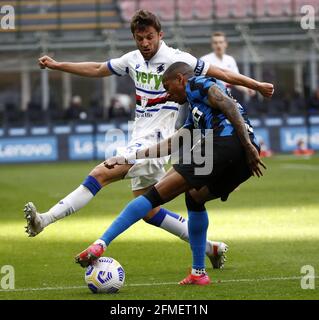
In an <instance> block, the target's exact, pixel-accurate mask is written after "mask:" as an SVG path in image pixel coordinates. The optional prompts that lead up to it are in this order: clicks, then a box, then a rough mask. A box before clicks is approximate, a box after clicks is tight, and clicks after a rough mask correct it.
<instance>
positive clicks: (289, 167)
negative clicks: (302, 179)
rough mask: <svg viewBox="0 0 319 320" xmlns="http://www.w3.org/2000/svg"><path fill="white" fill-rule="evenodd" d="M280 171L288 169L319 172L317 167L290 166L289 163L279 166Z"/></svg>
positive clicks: (308, 165) (309, 165) (305, 165)
mask: <svg viewBox="0 0 319 320" xmlns="http://www.w3.org/2000/svg"><path fill="white" fill-rule="evenodd" d="M280 167H281V168H282V169H290V170H295V169H297V170H298V169H299V170H315V171H318V170H319V166H316V165H312V164H298V163H296V164H292V163H291V164H290V163H286V164H282V165H281V166H280Z"/></svg>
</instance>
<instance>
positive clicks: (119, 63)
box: [105, 53, 129, 76]
mask: <svg viewBox="0 0 319 320" xmlns="http://www.w3.org/2000/svg"><path fill="white" fill-rule="evenodd" d="M128 60H129V53H127V54H124V55H123V56H122V57H120V58H116V59H111V60H109V61H106V62H105V63H106V65H107V67H108V68H109V70H110V71H111V72H112V73H113V74H115V75H117V76H124V75H126V74H128V71H129V69H128Z"/></svg>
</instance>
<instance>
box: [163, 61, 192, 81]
mask: <svg viewBox="0 0 319 320" xmlns="http://www.w3.org/2000/svg"><path fill="white" fill-rule="evenodd" d="M178 73H181V74H183V75H186V76H188V77H189V78H190V77H192V76H194V70H193V68H192V67H191V66H190V65H189V64H187V63H185V62H175V63H173V64H172V65H170V66H169V67H168V68H167V69H166V71H165V72H164V75H163V79H165V80H167V79H172V78H175V77H176V75H177V74H178Z"/></svg>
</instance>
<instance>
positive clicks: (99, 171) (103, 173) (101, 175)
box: [90, 165, 109, 185]
mask: <svg viewBox="0 0 319 320" xmlns="http://www.w3.org/2000/svg"><path fill="white" fill-rule="evenodd" d="M107 171H108V170H107V169H106V168H105V167H103V168H102V167H101V166H100V165H99V166H96V167H95V168H94V169H93V170H92V171H91V172H90V176H92V177H94V178H95V179H96V180H97V181H98V182H99V183H100V184H101V185H105V184H106V183H107V181H108V179H109V175H108V174H107V173H108V172H107Z"/></svg>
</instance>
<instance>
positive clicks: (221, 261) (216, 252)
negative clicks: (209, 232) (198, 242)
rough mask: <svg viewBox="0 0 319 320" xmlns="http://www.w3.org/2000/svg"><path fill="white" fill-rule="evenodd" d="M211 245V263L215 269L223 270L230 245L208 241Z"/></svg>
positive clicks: (208, 255)
mask: <svg viewBox="0 0 319 320" xmlns="http://www.w3.org/2000/svg"><path fill="white" fill-rule="evenodd" d="M207 242H208V244H209V245H210V249H211V252H210V253H209V254H207V257H208V258H209V260H210V262H211V263H212V266H213V269H223V268H224V265H225V261H226V260H227V259H226V255H225V253H226V252H227V250H228V245H227V244H226V243H224V242H214V241H210V240H208V241H207Z"/></svg>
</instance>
